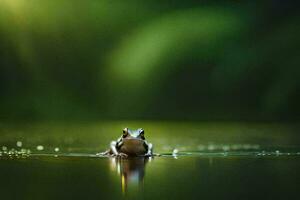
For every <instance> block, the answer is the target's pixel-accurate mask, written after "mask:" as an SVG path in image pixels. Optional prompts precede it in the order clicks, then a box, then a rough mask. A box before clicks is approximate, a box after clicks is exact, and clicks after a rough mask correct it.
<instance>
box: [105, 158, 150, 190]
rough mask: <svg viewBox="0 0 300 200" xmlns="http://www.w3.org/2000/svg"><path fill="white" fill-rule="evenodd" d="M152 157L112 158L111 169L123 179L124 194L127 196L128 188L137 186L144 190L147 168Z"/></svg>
mask: <svg viewBox="0 0 300 200" xmlns="http://www.w3.org/2000/svg"><path fill="white" fill-rule="evenodd" d="M151 159H152V158H151V157H150V158H148V157H134V158H126V159H124V158H111V159H110V161H111V169H113V170H114V171H115V170H116V171H117V172H118V174H119V175H120V178H121V187H122V193H123V194H126V193H127V191H128V187H130V186H137V187H138V190H142V189H143V184H144V176H145V166H146V164H147V163H148V161H151Z"/></svg>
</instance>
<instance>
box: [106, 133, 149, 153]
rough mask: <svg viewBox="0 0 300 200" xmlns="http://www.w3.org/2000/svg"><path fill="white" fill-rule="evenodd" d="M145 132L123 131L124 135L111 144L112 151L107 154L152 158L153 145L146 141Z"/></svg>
mask: <svg viewBox="0 0 300 200" xmlns="http://www.w3.org/2000/svg"><path fill="white" fill-rule="evenodd" d="M144 133H145V132H144V130H143V129H141V128H140V129H138V130H135V131H132V130H130V129H128V128H125V129H124V130H123V135H122V136H121V137H120V138H119V139H118V140H117V141H112V142H111V143H110V149H109V150H108V151H106V152H105V154H106V155H112V156H120V157H127V156H152V154H153V151H152V144H151V143H148V142H147V141H146V140H145V136H144Z"/></svg>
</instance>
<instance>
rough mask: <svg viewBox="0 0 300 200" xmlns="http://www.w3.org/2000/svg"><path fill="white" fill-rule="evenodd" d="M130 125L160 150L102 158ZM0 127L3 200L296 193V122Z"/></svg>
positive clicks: (299, 179)
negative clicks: (150, 154) (146, 154)
mask: <svg viewBox="0 0 300 200" xmlns="http://www.w3.org/2000/svg"><path fill="white" fill-rule="evenodd" d="M126 125H128V126H129V127H133V128H138V127H143V128H144V129H145V131H146V134H145V136H146V138H147V140H149V141H150V142H152V143H153V144H154V146H155V152H156V153H160V154H161V156H155V157H153V158H144V157H139V158H130V159H116V158H108V157H105V156H102V157H99V156H97V155H96V153H97V152H99V151H103V150H105V149H106V148H107V146H108V144H109V142H110V141H111V140H112V139H116V138H117V137H118V136H119V135H120V134H121V130H122V128H123V127H125V126H126ZM0 130H1V139H0V147H1V148H0V151H1V153H0V155H1V156H0V171H1V183H0V196H1V199H293V198H297V197H299V195H298V188H299V185H300V172H299V169H300V148H299V144H298V141H300V140H299V136H298V135H299V134H298V130H299V129H298V127H297V125H291V124H288V125H286V124H281V125H278V124H240V123H236V124H232V123H231V124H228V123H226V124H224V123H222V124H220V123H171V122H168V123H157V122H105V123H104V122H103V123H89V124H76V125H74V124H49V123H44V124H21V125H18V126H16V125H7V124H6V125H3V124H2V125H1V126H0ZM147 130H148V132H147Z"/></svg>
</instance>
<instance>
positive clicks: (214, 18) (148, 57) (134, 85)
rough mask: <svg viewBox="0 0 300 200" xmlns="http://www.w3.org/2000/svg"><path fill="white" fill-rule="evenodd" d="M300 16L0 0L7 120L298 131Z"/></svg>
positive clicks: (187, 6) (97, 0) (287, 9)
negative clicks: (292, 124) (257, 124)
mask: <svg viewBox="0 0 300 200" xmlns="http://www.w3.org/2000/svg"><path fill="white" fill-rule="evenodd" d="M298 8H299V6H298V5H297V3H295V2H293V1H280V0H272V1H271V0H268V1H263V2H260V3H257V2H255V1H192V0H188V1H184V2H183V1H137V0H129V1H126V2H125V1H121V0H115V1H108V0H88V1H84V2H83V1H77V0H75V1H70V0H47V1H43V2H41V1H37V0H0V92H1V98H0V110H1V112H0V117H1V119H2V120H49V119H51V120H52V119H54V120H56V119H57V120H69V119H82V120H84V119H181V120H186V119H189V120H199V119H201V120H285V121H286V120H298V119H299V113H300V112H299V111H300V109H299V103H298V102H299V100H300V98H299V95H298V93H299V92H298V91H297V89H298V88H299V86H300V83H299V80H300V79H299V78H300V77H299V74H300V69H299V64H300V57H299V55H298V54H299V39H298V37H299V35H300V29H299V27H298V25H299V14H298Z"/></svg>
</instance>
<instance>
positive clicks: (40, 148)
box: [36, 145, 44, 151]
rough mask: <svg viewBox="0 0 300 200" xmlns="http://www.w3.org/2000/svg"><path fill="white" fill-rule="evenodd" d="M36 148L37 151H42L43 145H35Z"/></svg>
mask: <svg viewBox="0 0 300 200" xmlns="http://www.w3.org/2000/svg"><path fill="white" fill-rule="evenodd" d="M36 149H37V150H38V151H43V150H44V146H42V145H38V146H37V147H36Z"/></svg>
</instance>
